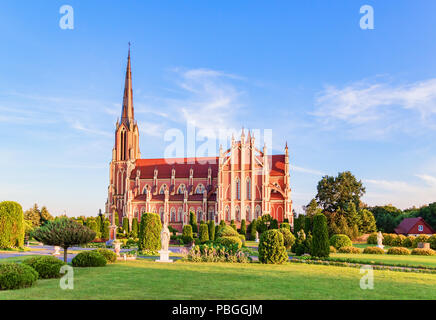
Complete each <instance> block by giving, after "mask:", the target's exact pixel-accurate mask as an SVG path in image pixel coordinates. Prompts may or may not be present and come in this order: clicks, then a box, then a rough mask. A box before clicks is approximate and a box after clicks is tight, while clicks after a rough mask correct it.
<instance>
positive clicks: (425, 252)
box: [412, 248, 436, 256]
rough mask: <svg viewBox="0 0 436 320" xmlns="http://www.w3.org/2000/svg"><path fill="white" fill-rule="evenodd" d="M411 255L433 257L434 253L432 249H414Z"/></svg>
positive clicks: (435, 252)
mask: <svg viewBox="0 0 436 320" xmlns="http://www.w3.org/2000/svg"><path fill="white" fill-rule="evenodd" d="M412 254H413V255H417V256H434V255H435V254H436V251H434V250H433V249H423V248H415V249H413V250H412Z"/></svg>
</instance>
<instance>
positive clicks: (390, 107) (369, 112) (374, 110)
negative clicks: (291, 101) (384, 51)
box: [312, 79, 436, 136]
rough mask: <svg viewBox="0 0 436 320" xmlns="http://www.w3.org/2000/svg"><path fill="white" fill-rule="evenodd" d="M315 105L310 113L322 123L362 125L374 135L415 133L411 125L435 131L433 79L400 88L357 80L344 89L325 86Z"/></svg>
mask: <svg viewBox="0 0 436 320" xmlns="http://www.w3.org/2000/svg"><path fill="white" fill-rule="evenodd" d="M315 104H316V110H315V111H314V112H313V113H312V114H313V115H315V116H316V117H318V118H319V119H320V120H321V121H322V122H324V124H326V125H333V127H334V124H336V123H337V122H339V123H340V124H341V126H343V125H344V124H347V125H350V126H352V127H359V126H361V127H365V128H366V129H367V130H368V131H372V132H371V134H372V135H373V136H381V135H384V134H386V133H389V132H391V131H393V130H402V131H404V130H417V128H414V129H411V128H410V127H412V126H410V123H420V124H421V125H424V126H425V127H426V128H427V129H428V128H430V129H433V130H435V129H436V125H435V124H434V120H435V117H434V116H435V115H436V79H428V80H424V81H418V82H413V83H409V84H403V85H393V84H391V83H389V82H380V81H379V82H376V81H373V82H371V81H360V82H355V83H352V84H350V85H348V86H345V87H343V88H338V87H335V86H327V87H326V88H325V89H324V90H323V91H322V92H320V93H319V94H318V95H317V97H316V100H315ZM414 127H417V126H414Z"/></svg>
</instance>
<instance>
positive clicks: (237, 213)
mask: <svg viewBox="0 0 436 320" xmlns="http://www.w3.org/2000/svg"><path fill="white" fill-rule="evenodd" d="M235 213H236V220H237V221H241V209H240V208H239V206H236V208H235Z"/></svg>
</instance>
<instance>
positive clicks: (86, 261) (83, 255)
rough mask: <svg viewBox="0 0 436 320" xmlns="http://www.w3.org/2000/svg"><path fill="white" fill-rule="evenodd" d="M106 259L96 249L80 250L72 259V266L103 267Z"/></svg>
mask: <svg viewBox="0 0 436 320" xmlns="http://www.w3.org/2000/svg"><path fill="white" fill-rule="evenodd" d="M106 263H107V260H106V258H105V257H104V256H102V255H101V254H100V253H98V252H97V251H96V250H92V251H82V252H80V253H79V254H78V255H77V256H75V257H74V258H73V260H72V264H73V267H104V266H105V265H106Z"/></svg>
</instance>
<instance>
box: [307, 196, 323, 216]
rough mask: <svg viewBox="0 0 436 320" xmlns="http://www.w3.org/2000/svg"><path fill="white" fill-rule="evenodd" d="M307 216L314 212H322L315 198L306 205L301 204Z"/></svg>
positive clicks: (312, 214) (314, 213)
mask: <svg viewBox="0 0 436 320" xmlns="http://www.w3.org/2000/svg"><path fill="white" fill-rule="evenodd" d="M303 209H304V212H305V213H306V216H307V217H313V216H314V215H316V214H319V213H322V209H321V208H320V207H318V203H317V202H316V200H315V199H312V200H311V201H310V202H309V204H308V205H307V206H303Z"/></svg>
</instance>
